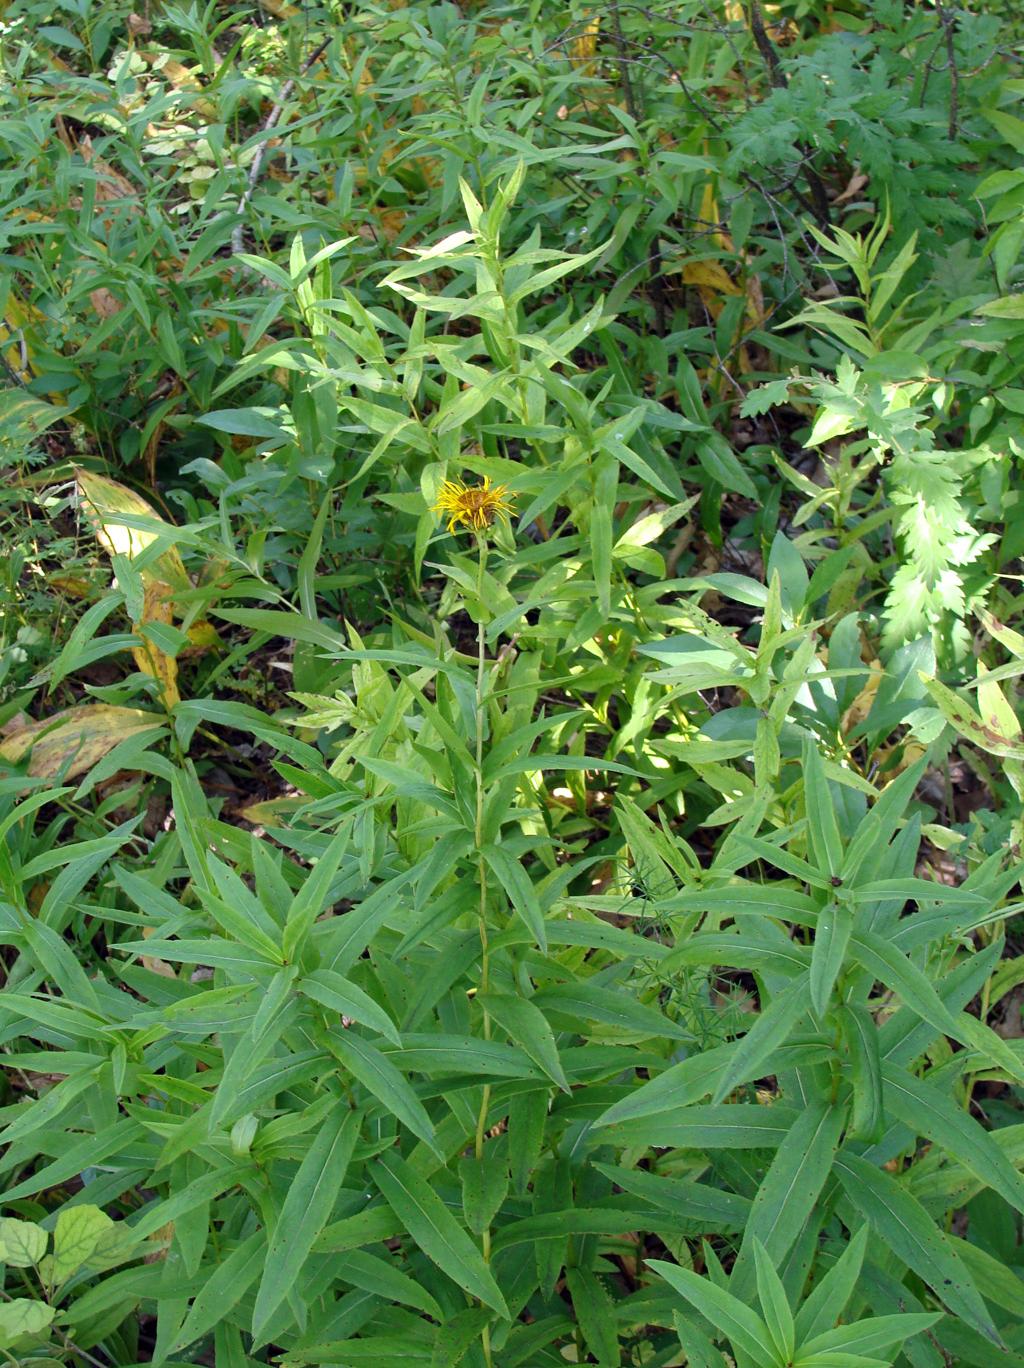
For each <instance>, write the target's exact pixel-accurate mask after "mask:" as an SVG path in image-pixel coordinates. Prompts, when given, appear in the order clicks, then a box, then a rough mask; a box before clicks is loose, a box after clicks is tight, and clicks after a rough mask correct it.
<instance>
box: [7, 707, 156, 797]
mask: <svg viewBox="0 0 1024 1368" xmlns="http://www.w3.org/2000/svg"><path fill="white" fill-rule="evenodd" d="M160 721H161V719H160V718H159V717H158V716H157V714H156V713H151V712H145V711H143V709H142V708H118V707H113V706H111V705H108V704H106V703H79V704H77V705H76V706H75V707H73V708H66V709H65V710H64V711H63V712H59V713H55V714H54V715H53V717H45V718H43V719H42V720H41V721H39V722H32V723H30V724H29V725H28V726H27V727H22V728H21V730H20V731H17V732H15V733H14V735H13V736H9V737H8V738H7V739H6V740H5V741H3V742H0V759H3V760H6V761H8V762H10V763H16V762H17V761H18V760H20V759H21V758H22V757H23V756H24V755H26V754H27V753H28V752H29V751H30V750H31V752H32V754H31V758H30V760H29V766H28V772H29V774H31V775H35V776H36V777H38V778H41V779H52V778H53V777H54V775H56V774H59V773H60V772H61V770H62V769H63V767H64V765H65V764H67V765H68V769H67V772H66V777H67V778H68V779H73V778H75V776H76V775H79V774H84V773H85V772H86V770H88V769H91V768H92V766H93V765H95V764H96V762H97V760H102V759H103V757H104V756H105V755H106V754H107V752H108V751H111V750H113V748H114V747H115V746H116V745H117V744H118V742H119V741H124V740H125V738H126V737H129V736H135V735H137V734H138V733H140V732H144V731H148V730H149V729H150V728H151V727H157V726H159V725H160Z"/></svg>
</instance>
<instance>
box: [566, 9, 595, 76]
mask: <svg viewBox="0 0 1024 1368" xmlns="http://www.w3.org/2000/svg"><path fill="white" fill-rule="evenodd" d="M600 31H601V16H600V15H595V16H594V17H593V18H592V19H588V20H587V24H586V27H585V28H584V29H583V30H582V31H581V32H580V33H579V35H578V36H577V37H576V38H574V39H573V40H572V42H571V43H570V44H569V56H570V57H571V59H572V61H573V62H574V63H575V65H576V66H582V67H583V68H584V69H585V70H592V69H593V66H594V55H595V53H596V52H597V35H598V33H599V32H600Z"/></svg>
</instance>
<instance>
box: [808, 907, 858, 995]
mask: <svg viewBox="0 0 1024 1368" xmlns="http://www.w3.org/2000/svg"><path fill="white" fill-rule="evenodd" d="M852 932H853V909H852V908H851V907H849V906H848V905H847V904H846V903H838V902H830V903H826V904H825V906H824V907H823V908H822V909H821V911H820V912H819V913H818V924H817V926H816V927H815V930H814V948H813V949H812V950H811V980H810V989H811V1006H812V1007H813V1008H814V1010H815V1012H816V1013H817V1015H818V1016H819V1017H823V1016H824V1015H825V1012H826V1011H827V1009H828V1003H829V998H830V997H831V996H832V989H833V987H834V986H835V981H836V979H837V978H838V977H839V972H840V970H841V969H842V967H843V961H844V960H845V959H846V951H847V947H848V946H849V944H850V936H851V934H852Z"/></svg>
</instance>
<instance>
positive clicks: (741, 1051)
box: [711, 973, 808, 1103]
mask: <svg viewBox="0 0 1024 1368" xmlns="http://www.w3.org/2000/svg"><path fill="white" fill-rule="evenodd" d="M807 983H808V975H807V974H806V973H804V974H802V975H801V976H800V978H799V979H796V980H794V982H793V983H792V984H790V985H789V987H787V988H784V989H783V991H782V992H781V993H776V995H775V997H773V998H772V1000H771V1002H770V1003H769V1005H768V1006H767V1007H766V1008H765V1009H764V1011H763V1012H761V1014H760V1015H759V1016H758V1018H757V1020H756V1021H755V1022H754V1024H753V1026H752V1027H751V1028H750V1030H749V1031H748V1032H747V1034H746V1035H745V1036H744V1037H743V1039H742V1040H741V1041H740V1042H739V1043H738V1044H737V1046H736V1050H735V1053H734V1054H733V1056H732V1058H731V1059H730V1061H729V1064H728V1066H727V1067H726V1069H725V1071H724V1073H723V1074H722V1077H721V1078H720V1079H719V1081H718V1085H717V1087H716V1088H715V1091H714V1093H713V1094H712V1098H711V1101H712V1103H716V1102H721V1101H723V1100H724V1099H725V1098H726V1097H728V1096H729V1094H730V1093H731V1092H732V1090H733V1088H735V1087H736V1085H737V1084H738V1083H739V1081H740V1079H745V1078H750V1077H751V1076H752V1075H753V1074H754V1073H756V1072H759V1071H760V1072H763V1073H766V1074H767V1073H773V1072H775V1069H774V1067H773V1064H772V1054H773V1052H774V1051H775V1050H776V1049H777V1047H778V1046H780V1045H782V1044H783V1043H784V1042H785V1041H786V1039H787V1038H788V1037H789V1035H790V1034H791V1033H792V1031H793V1028H794V1026H795V1025H796V1023H797V1022H798V1021H799V1020H800V1018H801V1017H802V1016H803V1015H804V1013H805V1012H806V1011H807Z"/></svg>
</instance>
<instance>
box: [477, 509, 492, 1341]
mask: <svg viewBox="0 0 1024 1368" xmlns="http://www.w3.org/2000/svg"><path fill="white" fill-rule="evenodd" d="M477 544H478V546H479V550H480V559H479V562H478V565H477V577H476V591H477V603H478V604H479V605H480V621H479V622H478V623H477V629H476V645H477V656H476V710H475V711H476V821H475V825H474V833H473V834H474V840H475V842H476V850H477V882H478V884H479V886H480V903H479V908H478V912H477V920H478V925H479V928H480V993H481V994H482V995H486V994H487V991H488V989H489V986H490V968H491V965H490V948H489V944H488V939H487V861H486V860H485V859H484V856H483V845H484V707H485V700H484V679H485V668H486V660H487V657H486V650H485V648H486V644H487V643H486V638H485V632H484V620H483V587H484V570H485V569H486V566H487V539H486V537H485V536H484V535H483V534H480V535H479V537H478V541H477ZM483 1013H484V1039H485V1040H490V1038H491V1017H490V1013H489V1012H488V1010H487V1006H486V1003H485V1004H484V1005H483ZM490 1105H491V1088H490V1084H489V1083H485V1084H484V1088H483V1094H482V1095H481V1098H480V1111H479V1113H478V1115H477V1119H476V1145H475V1149H474V1153H475V1155H476V1161H477V1163H478V1164H480V1163H482V1162H483V1157H484V1136H485V1134H486V1131H487V1112H488V1110H489V1108H490ZM480 1248H481V1252H482V1253H483V1256H484V1261H485V1262H486V1263H490V1261H491V1232H490V1228H488V1229H486V1230H484V1232H483V1234H482V1235H481V1237H480ZM480 1345H481V1348H482V1349H483V1354H484V1362H485V1363H486V1364H487V1368H491V1364H492V1362H493V1359H492V1357H491V1331H490V1327H489V1326H487V1325H485V1326H484V1327H483V1329H482V1330H481V1332H480Z"/></svg>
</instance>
